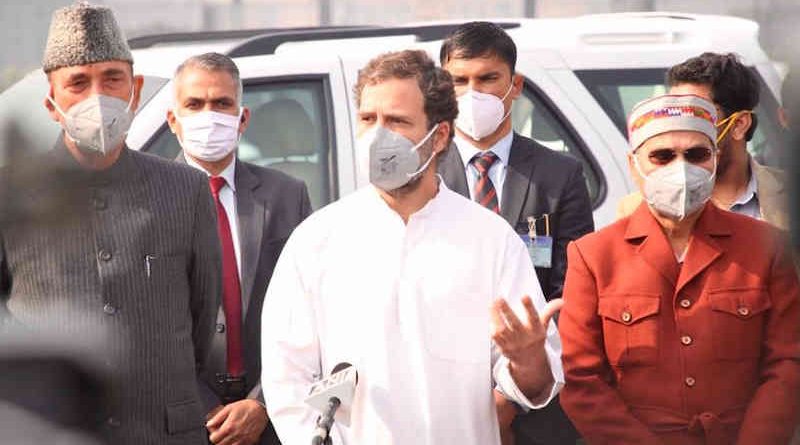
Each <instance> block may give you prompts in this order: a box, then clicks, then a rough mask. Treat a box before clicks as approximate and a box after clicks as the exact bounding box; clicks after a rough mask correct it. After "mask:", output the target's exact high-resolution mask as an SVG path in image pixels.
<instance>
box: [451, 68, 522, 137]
mask: <svg viewBox="0 0 800 445" xmlns="http://www.w3.org/2000/svg"><path fill="white" fill-rule="evenodd" d="M512 88H514V83H513V82H512V83H511V85H509V87H508V91H506V94H504V95H503V97H502V98H498V97H497V96H495V95H494V94H488V93H481V92H480V91H475V90H467V91H466V92H465V93H464V94H462V95H460V96H458V98H456V100H457V101H458V117H456V127H458V129H459V130H461V131H462V132H464V134H466V135H467V136H469V137H470V138H472V140H475V141H479V140H481V139H483V138H485V137H486V136H489V135H490V134H492V133H494V132H495V131H496V130H497V128H498V127H499V126H500V124H501V123H503V121H504V120H506V118H508V115H509V114H511V108H510V107H509V109H508V112H506V111H505V105H503V101H504V100H506V97H508V95H509V94H511V89H512Z"/></svg>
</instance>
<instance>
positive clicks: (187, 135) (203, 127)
mask: <svg viewBox="0 0 800 445" xmlns="http://www.w3.org/2000/svg"><path fill="white" fill-rule="evenodd" d="M173 113H175V111H173ZM241 118H242V110H241V109H240V110H239V114H238V115H231V114H225V113H218V112H216V111H201V112H199V113H194V114H190V115H188V116H185V117H181V116H178V114H177V113H175V119H176V120H177V121H178V123H180V124H181V133H182V135H183V136H182V137H179V138H178V142H180V144H181V147H183V149H184V150H185V151H186V153H188V154H189V155H190V156H192V157H193V158H197V159H200V160H203V161H207V162H215V161H219V160H220V159H222V158H224V157H225V156H227V155H228V154H230V152H232V151H233V150H234V149H235V148H236V146H237V145H238V144H239V137H240V135H239V123H240V122H241Z"/></svg>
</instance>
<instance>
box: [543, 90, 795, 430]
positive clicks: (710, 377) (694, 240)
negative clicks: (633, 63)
mask: <svg viewBox="0 0 800 445" xmlns="http://www.w3.org/2000/svg"><path fill="white" fill-rule="evenodd" d="M715 120H716V111H715V108H714V106H713V104H711V103H710V102H708V101H706V100H704V99H702V98H699V97H697V96H662V97H658V98H654V99H651V100H649V101H646V102H643V103H642V104H639V105H638V106H637V107H636V108H635V109H634V111H633V112H632V114H631V118H630V120H629V124H628V132H629V136H630V140H631V152H630V154H629V163H630V167H631V173H632V175H633V176H634V179H635V180H636V182H637V183H638V185H639V188H640V191H641V192H642V195H643V196H644V197H645V202H643V203H642V204H641V205H640V206H639V207H638V208H637V209H636V211H635V212H634V213H633V214H632V215H631V216H629V217H627V218H624V219H622V220H620V221H618V222H617V223H615V224H613V225H611V226H609V227H607V228H605V229H603V230H601V231H599V232H596V233H594V234H590V235H587V236H585V237H583V238H581V239H580V240H578V241H576V242H574V243H572V244H571V245H570V247H569V249H568V269H567V275H566V284H565V287H564V300H565V305H564V308H563V310H562V313H561V318H560V320H559V326H560V333H561V337H562V341H563V348H564V350H563V351H564V352H563V361H564V372H565V376H566V386H565V387H564V389H563V390H562V393H561V403H562V406H563V408H564V410H565V411H566V412H567V414H568V415H569V416H570V418H571V419H572V421H573V422H574V423H575V425H576V426H577V428H578V430H579V431H580V433H581V434H582V435H583V437H584V438H585V440H586V442H587V443H588V444H590V445H594V444H615V445H617V444H665V445H671V444H676V445H677V444H681V445H695V444H697V445H699V444H708V445H718V444H757V445H767V444H769V445H772V444H785V443H787V442H788V441H789V439H790V438H791V436H792V431H793V429H794V426H795V425H796V422H797V417H798V400H799V399H800V397H798V396H799V395H800V394H798V389H800V361H798V359H800V299H799V298H800V295H799V293H798V292H799V288H798V278H797V274H796V273H795V269H794V267H793V265H792V261H791V258H790V254H789V253H788V252H787V250H786V249H785V246H784V244H785V243H784V240H783V239H782V236H781V235H780V233H779V232H778V231H777V230H776V229H774V228H772V227H770V226H769V225H767V224H766V223H763V222H760V221H756V220H754V219H752V218H748V217H745V216H741V215H737V214H734V213H730V212H726V211H723V210H720V209H718V208H716V207H715V206H713V205H711V204H710V203H708V199H709V196H710V194H711V188H712V187H713V180H714V173H715V171H716V163H717V151H716V147H715V145H714V140H715V136H716V130H715V129H714V122H715Z"/></svg>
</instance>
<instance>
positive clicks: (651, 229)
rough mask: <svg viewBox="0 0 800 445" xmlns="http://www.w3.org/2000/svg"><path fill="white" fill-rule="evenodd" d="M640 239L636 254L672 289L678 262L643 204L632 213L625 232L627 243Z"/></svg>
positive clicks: (658, 226) (676, 274)
mask: <svg viewBox="0 0 800 445" xmlns="http://www.w3.org/2000/svg"><path fill="white" fill-rule="evenodd" d="M642 238H644V240H643V241H641V243H640V244H639V245H638V247H637V249H636V253H637V254H638V255H639V256H640V257H641V258H642V259H643V260H644V261H645V262H646V263H647V264H649V265H650V267H652V268H653V269H655V270H656V271H658V273H659V274H661V276H662V277H664V279H665V280H667V281H668V282H669V283H670V284H671V285H672V286H673V287H674V286H675V282H676V280H677V276H678V261H677V260H676V259H675V254H674V253H673V252H672V246H670V244H669V241H667V237H666V235H664V232H663V231H662V230H661V226H660V225H659V224H658V221H656V219H655V218H654V217H653V215H652V214H651V213H650V209H649V208H648V207H647V204H646V203H644V202H642V203H641V204H640V205H639V207H637V208H636V211H634V212H633V214H632V215H631V217H630V219H629V220H628V227H627V229H626V230H625V239H626V240H627V241H628V242H638V240H641V239H642Z"/></svg>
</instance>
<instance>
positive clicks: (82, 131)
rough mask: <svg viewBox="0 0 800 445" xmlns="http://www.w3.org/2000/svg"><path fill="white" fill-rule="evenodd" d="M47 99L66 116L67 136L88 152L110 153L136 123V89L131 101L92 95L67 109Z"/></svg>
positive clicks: (118, 145)
mask: <svg viewBox="0 0 800 445" xmlns="http://www.w3.org/2000/svg"><path fill="white" fill-rule="evenodd" d="M47 100H49V101H50V103H51V104H53V107H54V108H55V109H56V111H58V113H59V114H61V116H63V118H64V120H63V127H64V133H65V134H66V136H67V137H68V138H69V139H71V140H72V141H73V142H75V145H77V146H78V148H79V149H81V150H83V151H86V152H96V153H100V154H103V155H105V154H108V153H109V152H110V151H112V150H115V149H117V148H118V147H120V146H121V145H122V142H123V141H124V140H125V136H126V135H127V134H128V130H129V129H130V128H131V122H133V112H132V111H131V104H132V103H133V89H131V97H130V99H129V100H128V102H125V101H124V100H120V99H117V98H116V97H111V96H105V95H102V94H98V95H92V96H89V97H87V98H86V99H84V100H82V101H80V102H78V103H76V104H75V105H73V106H71V107H70V108H69V110H67V111H66V112H64V111H63V110H62V109H61V108H60V107H59V106H58V104H56V102H55V101H54V100H53V98H52V97H50V96H47Z"/></svg>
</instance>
